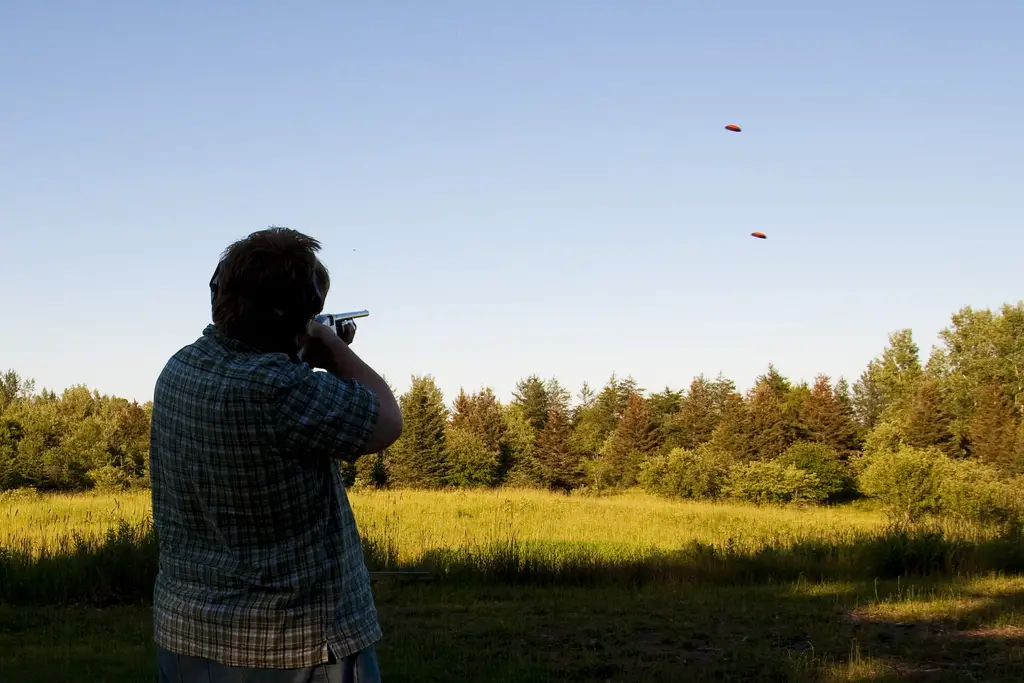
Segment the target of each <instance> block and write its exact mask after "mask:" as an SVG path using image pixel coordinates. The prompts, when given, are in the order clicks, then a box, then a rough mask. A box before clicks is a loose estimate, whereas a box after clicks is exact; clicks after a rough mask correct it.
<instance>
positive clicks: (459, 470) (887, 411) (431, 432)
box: [0, 302, 1024, 519]
mask: <svg viewBox="0 0 1024 683" xmlns="http://www.w3.org/2000/svg"><path fill="white" fill-rule="evenodd" d="M940 342H941V343H940V344H939V345H938V346H936V347H935V348H933V349H932V350H931V353H930V355H929V357H928V359H927V363H926V364H925V365H924V366H923V367H922V362H921V353H920V349H919V347H918V346H917V344H916V342H915V341H914V338H913V335H912V333H911V331H910V330H899V331H897V332H894V333H892V334H891V335H889V339H888V344H887V345H886V347H885V348H884V349H883V350H882V353H881V354H880V355H879V356H878V357H876V358H874V359H872V360H871V361H870V362H869V363H868V364H867V368H866V369H865V371H864V372H863V373H862V374H861V376H860V378H859V379H858V380H857V382H856V383H855V385H854V386H853V388H852V390H851V387H850V386H849V385H848V384H847V383H846V381H845V380H844V379H843V378H839V379H838V380H837V381H835V382H834V383H833V382H832V380H831V379H830V378H829V376H828V375H825V374H819V375H817V376H816V377H815V378H814V380H813V382H811V383H810V384H809V383H808V382H806V381H803V380H790V379H789V378H787V377H785V376H784V375H783V374H782V373H781V372H780V371H779V370H778V369H777V368H776V367H775V366H774V365H771V364H769V366H768V370H767V372H765V373H764V374H763V375H761V376H759V377H757V378H756V381H755V382H754V384H753V386H752V388H751V389H750V390H749V391H747V392H746V393H745V394H741V393H739V392H738V391H737V390H736V384H735V383H734V382H733V381H732V380H730V379H728V378H726V377H724V376H722V375H719V376H718V377H716V378H715V379H709V378H708V377H705V376H703V375H701V376H699V377H696V378H694V379H693V381H692V382H691V383H690V385H689V387H688V390H687V391H685V392H682V391H677V390H675V389H673V388H671V387H665V388H664V389H663V390H661V391H659V392H657V393H653V394H650V395H647V394H646V393H645V391H644V390H643V389H641V388H640V387H639V386H638V385H637V382H636V381H635V380H634V379H633V378H632V377H628V376H627V377H626V378H625V379H620V378H619V377H617V376H616V375H615V374H613V375H612V376H611V377H610V378H609V380H608V381H607V383H606V384H605V385H604V387H602V388H601V390H600V391H598V392H596V393H595V392H594V391H593V390H591V388H590V387H589V386H587V385H586V384H584V385H583V387H582V389H581V390H580V392H579V394H578V396H577V400H576V402H575V404H574V405H570V399H569V392H567V391H566V390H565V389H564V388H563V387H562V386H561V385H560V384H559V382H558V381H557V380H556V379H554V378H551V379H548V380H542V379H540V377H539V376H538V375H536V374H534V375H530V376H528V377H526V378H524V379H522V380H521V381H520V382H519V383H518V385H517V387H516V390H515V391H514V392H513V394H514V398H513V400H512V401H511V402H510V403H509V404H508V405H503V404H502V403H501V402H500V401H499V400H498V398H497V397H496V396H495V395H494V392H493V391H492V390H491V389H490V388H488V387H486V386H485V387H481V388H480V389H479V390H478V391H477V392H476V393H473V394H468V393H467V392H465V391H460V392H459V395H458V396H457V397H456V398H455V400H454V402H453V405H452V411H451V414H450V415H449V412H448V410H447V408H446V406H445V405H444V400H443V397H442V396H441V392H440V391H439V390H438V388H437V386H436V385H435V383H434V382H433V380H432V379H431V378H430V377H429V376H425V377H414V378H413V382H412V386H411V387H410V389H409V391H407V392H406V393H405V394H404V395H403V396H402V398H401V404H402V410H403V414H404V417H405V430H404V433H403V435H402V437H401V438H400V439H399V441H398V442H397V443H396V444H395V445H394V446H393V447H391V448H390V449H388V451H387V452H385V453H382V454H376V455H373V456H364V457H363V458H360V459H359V460H358V461H357V462H354V463H339V465H338V466H339V468H340V469H341V471H342V474H343V476H344V478H345V481H346V482H347V483H349V484H350V485H354V486H358V487H364V486H370V487H386V486H397V487H427V488H433V487H440V486H450V485H455V486H495V485H505V486H517V487H524V486H525V487H541V488H555V489H561V490H566V491H569V490H572V489H574V488H578V487H580V486H582V485H584V484H585V485H586V486H588V487H589V490H592V491H600V492H606V491H611V490H615V489H621V488H628V487H630V486H633V485H635V484H637V483H640V484H641V485H642V486H644V487H645V488H647V489H648V490H651V491H655V490H657V491H659V492H665V493H666V495H673V496H687V497H702V496H708V495H712V494H710V493H708V491H712V490H715V489H716V487H718V488H721V486H720V485H719V484H715V483H713V482H715V481H717V480H716V477H718V476H719V475H720V474H721V467H720V463H721V462H730V463H746V462H751V461H763V462H776V463H777V464H779V465H780V466H782V467H783V469H782V470H778V469H777V468H776V469H771V470H764V471H763V472H761V474H762V475H764V477H767V478H768V479H767V480H771V481H774V480H773V479H772V477H774V478H775V480H780V481H789V480H787V479H785V476H784V475H783V474H780V472H786V471H788V470H786V467H789V466H792V467H795V468H796V469H797V470H800V471H801V472H803V473H805V474H813V475H814V476H815V477H817V480H818V483H819V485H820V487H822V490H824V491H825V492H826V499H829V500H831V501H833V502H834V501H838V500H840V499H842V498H843V497H845V495H846V494H850V493H853V492H854V491H853V486H852V484H851V482H852V481H861V480H863V481H864V482H867V481H871V478H872V477H877V476H879V467H881V465H879V464H878V463H879V462H889V460H887V459H886V458H889V457H890V456H893V455H894V454H899V453H903V452H904V449H905V448H906V447H912V448H917V449H937V450H938V451H941V452H942V453H944V454H946V455H947V456H950V457H952V458H955V459H957V458H967V459H968V460H969V461H972V462H974V461H976V462H980V463H983V464H985V465H987V466H990V467H991V468H994V470H995V471H996V473H997V474H996V476H997V479H998V481H999V482H1002V483H1005V482H1007V481H1008V480H1009V478H1011V477H1016V476H1019V475H1024V302H1019V303H1018V304H1016V305H1006V306H1003V307H1002V308H1001V309H999V310H996V311H992V310H977V311H976V310H973V309H971V308H969V307H968V308H964V309H962V310H960V311H959V312H957V313H956V314H955V315H953V316H952V320H951V325H950V326H949V327H948V328H947V329H945V330H943V331H942V333H941V334H940ZM151 411H152V406H151V404H146V405H139V404H138V403H134V402H130V401H127V400H124V399H121V398H116V397H109V396H101V395H100V394H99V393H98V392H96V391H93V390H90V389H89V388H87V387H85V386H80V385H79V386H72V387H69V388H68V389H66V390H64V391H63V392H61V393H60V394H57V393H56V392H54V391H51V390H49V389H45V388H44V389H42V390H41V391H39V392H36V391H35V386H34V383H33V382H32V381H31V380H27V379H23V378H22V377H21V376H20V375H19V374H18V373H16V372H14V371H13V370H9V371H6V372H0V490H3V489H10V488H17V487H32V488H37V489H40V490H68V491H74V490H83V489H88V488H93V487H97V486H104V487H105V486H110V487H114V488H118V487H125V486H129V487H139V486H147V485H148V483H147V482H148V474H149V473H148V464H149V463H148V448H149V422H150V417H151ZM552 421H553V422H552ZM549 423H550V424H549ZM803 442H810V443H813V444H818V445H819V446H820V447H815V446H808V445H806V444H805V443H803ZM680 449H681V450H680ZM710 453H714V454H716V455H715V457H714V458H712V457H711V456H710V455H708V454H710ZM890 459H891V458H890ZM707 463H715V464H714V466H711V465H708V467H709V468H710V469H707V468H705V469H702V468H704V465H706V464H707ZM872 464H874V468H873V469H871V471H870V472H868V470H869V468H871V466H872ZM986 471H987V470H986ZM750 472H755V470H750ZM748 474H749V473H748ZM723 476H724V475H723ZM751 476H753V475H751ZM787 476H788V475H787ZM972 476H973V475H972ZM978 476H980V475H978ZM986 476H987V475H986ZM701 477H705V478H704V479H701ZM865 477H866V478H865ZM972 481H973V480H972ZM986 481H987V480H986ZM840 482H843V483H842V484H840ZM773 485H774V484H773ZM787 485H788V484H787ZM973 485H974V484H972V486H973ZM950 486H952V485H951V484H950V485H947V486H946V491H947V493H946V494H944V495H945V496H946V498H945V500H953V499H957V500H959V498H958V496H960V494H956V495H954V494H953V493H950V491H952V489H950ZM985 486H988V484H985ZM977 487H981V488H977ZM977 487H976V489H972V490H976V491H977V495H978V496H981V497H982V498H984V496H986V495H988V493H986V491H988V489H987V488H984V486H982V485H981V484H977ZM748 488H749V487H748ZM744 490H746V489H744ZM744 495H746V494H744ZM751 495H754V497H755V498H757V497H758V496H761V497H767V498H772V499H773V497H777V496H776V494H775V493H771V492H769V493H765V494H761V493H758V494H756V495H755V494H751ZM788 495H789V494H785V495H782V498H785V497H786V496H788ZM815 495H816V494H815ZM936 495H937V494H936ZM964 495H966V494H964ZM993 495H995V494H993ZM813 497H814V496H811V498H813ZM961 497H962V496H961ZM797 498H799V496H797ZM985 500H987V499H985ZM936 501H938V498H935V501H933V503H934V504H932V503H929V504H927V505H924V507H920V506H918V507H919V508H920V510H918V509H917V508H915V507H914V506H913V505H911V506H910V508H908V510H909V511H907V512H905V513H904V512H901V513H900V515H906V516H908V518H917V517H919V516H921V515H923V514H926V513H925V512H924V510H926V509H927V510H930V511H933V512H942V511H948V513H949V514H950V515H953V516H958V517H964V518H967V517H969V516H970V515H974V516H975V517H977V518H979V519H980V518H982V517H984V518H993V519H994V518H996V517H999V514H1002V513H999V514H995V513H991V514H990V513H984V514H983V513H982V512H969V513H968V512H956V510H963V509H965V508H964V504H963V503H962V502H958V503H956V505H953V504H952V503H950V504H942V505H940V504H939V502H936ZM978 504H979V505H981V506H982V507H984V508H985V509H990V508H992V505H994V503H992V502H991V501H989V502H984V501H982V502H979V503H978ZM900 505H904V503H900V504H897V505H895V508H899V509H903V508H901V507H900ZM906 505H909V503H907V504H905V505H904V507H906ZM929 506H930V507H929ZM895 508H894V509H895ZM979 509H980V508H979ZM915 510H916V511H915ZM1003 516H1004V517H1005V515H1003Z"/></svg>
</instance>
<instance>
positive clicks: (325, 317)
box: [314, 309, 370, 325]
mask: <svg viewBox="0 0 1024 683" xmlns="http://www.w3.org/2000/svg"><path fill="white" fill-rule="evenodd" d="M368 315H370V312H369V311H367V310H365V309H364V310H362V311H349V312H348V313H321V314H320V315H318V316H317V317H316V318H314V320H316V321H317V322H318V323H320V324H321V325H333V324H334V323H337V322H341V321H342V320H353V319H355V318H365V317H366V316H368Z"/></svg>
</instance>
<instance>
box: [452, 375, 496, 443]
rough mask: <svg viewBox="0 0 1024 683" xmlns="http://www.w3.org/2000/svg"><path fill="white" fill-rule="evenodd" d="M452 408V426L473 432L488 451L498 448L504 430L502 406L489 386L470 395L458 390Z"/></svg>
mask: <svg viewBox="0 0 1024 683" xmlns="http://www.w3.org/2000/svg"><path fill="white" fill-rule="evenodd" d="M452 408H453V410H452V421H451V424H452V427H457V428H459V429H465V430H467V431H469V432H470V433H472V434H475V435H476V436H477V437H479V438H480V439H481V441H482V442H483V444H484V447H485V448H487V450H489V451H494V452H498V451H499V450H500V448H501V436H502V434H503V432H504V424H503V423H502V419H501V412H502V408H501V403H500V402H499V401H498V398H497V397H496V396H495V395H494V391H493V390H492V389H491V388H490V387H484V388H482V389H480V391H478V392H476V393H475V394H472V395H467V394H466V392H465V391H464V390H460V391H459V395H458V397H457V398H456V399H455V401H454V404H453V406H452Z"/></svg>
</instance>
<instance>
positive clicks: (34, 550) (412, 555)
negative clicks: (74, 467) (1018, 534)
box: [0, 490, 1024, 604]
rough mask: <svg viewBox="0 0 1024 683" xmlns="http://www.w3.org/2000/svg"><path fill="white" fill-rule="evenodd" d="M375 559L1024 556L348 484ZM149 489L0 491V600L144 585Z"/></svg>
mask: <svg viewBox="0 0 1024 683" xmlns="http://www.w3.org/2000/svg"><path fill="white" fill-rule="evenodd" d="M350 497H351V500H352V505H353V508H354V510H355V513H356V519H357V522H358V524H359V526H360V532H361V534H362V536H363V538H364V550H365V554H366V557H367V563H368V564H369V565H370V567H371V568H372V569H412V568H419V569H429V570H433V571H435V572H438V573H439V574H441V575H442V576H443V577H445V578H446V579H448V580H452V581H459V582H475V581H501V582H506V583H533V584H577V585H579V584H595V583H600V582H603V581H612V582H616V583H620V584H621V583H635V584H641V583H648V582H659V583H672V582H702V583H743V582H745V583H770V582H776V581H788V580H793V579H797V578H804V579H809V580H824V579H840V580H850V579H872V578H880V577H894V576H907V575H929V574H943V575H954V574H964V573H975V572H989V571H1007V572H1016V571H1024V545H1022V544H1021V543H1020V542H1019V539H1016V538H1002V537H999V536H998V535H997V534H995V533H994V532H992V531H991V530H987V529H982V528H980V527H975V526H968V525H960V526H951V525H948V524H946V525H933V526H931V527H929V528H918V529H915V530H912V531H907V530H902V531H901V530H894V529H891V528H889V527H888V526H887V525H886V522H885V519H884V517H883V516H882V515H881V514H879V513H877V512H874V511H871V510H868V509H864V508H858V507H855V506H844V507H835V508H809V509H802V510H801V509H784V508H756V507H752V506H745V505H726V504H719V503H695V502H675V501H668V500H664V499H661V498H655V497H652V496H647V495H643V494H628V495H620V496H611V497H607V498H585V497H566V496H560V495H553V494H547V493H541V492H535V491H514V490H502V491H485V492H472V491H458V492H445V493H439V492H412V491H383V492H357V491H353V492H351V493H350ZM156 549H157V543H156V536H155V533H154V532H153V528H152V520H151V515H150V507H149V496H148V494H147V493H146V492H139V493H127V494H124V495H117V496H112V495H96V494H78V495H47V496H36V495H17V496H12V495H6V496H3V497H0V601H8V602H23V603H32V604H45V603H67V602H75V601H85V602H90V603H102V602H109V601H126V600H146V599H148V598H149V596H150V591H151V587H152V580H153V577H154V576H155V572H156Z"/></svg>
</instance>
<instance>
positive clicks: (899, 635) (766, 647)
mask: <svg viewBox="0 0 1024 683" xmlns="http://www.w3.org/2000/svg"><path fill="white" fill-rule="evenodd" d="M351 498H352V502H353V507H354V508H355V511H356V516H357V520H358V522H359V525H360V528H361V531H362V533H363V535H364V537H365V538H366V554H367V558H368V561H369V563H370V564H371V565H372V566H373V567H376V568H414V567H415V568H429V569H431V570H434V571H436V572H438V574H439V575H440V578H439V580H438V581H436V582H434V583H430V584H426V585H400V584H392V583H386V582H382V583H378V584H376V589H375V590H376V595H377V600H378V605H379V609H380V613H381V619H382V622H383V625H384V628H385V634H386V636H385V641H384V642H382V643H381V645H380V656H381V661H382V665H383V666H384V667H385V674H386V677H387V680H389V681H442V680H464V681H494V682H498V683H502V682H512V681H545V680H550V681H556V680H557V681H591V680H593V681H632V680H645V681H648V680H649V681H685V680H695V681H704V680H708V681H710V680H773V681H819V680H820V681H895V680H910V681H917V680H921V681H924V680H928V681H932V680H941V681H1011V680H1024V578H1017V577H1016V576H1014V574H1015V573H1016V572H1019V571H1021V569H1022V568H1024V561H1022V559H1021V558H1022V548H1021V545H1022V544H1021V543H1020V540H1019V539H1001V538H998V537H995V536H993V534H992V533H991V532H988V531H985V530H981V529H974V528H952V527H936V528H931V529H928V530H919V531H915V532H898V531H894V530H892V529H890V528H888V526H887V525H886V523H885V519H884V518H883V517H882V516H881V515H880V514H878V513H877V512H874V511H872V510H870V509H867V508H858V507H853V506H846V507H841V508H830V509H808V510H795V509H788V510H784V509H758V508H752V507H746V506H730V505H721V504H699V503H683V502H670V501H665V500H661V499H657V498H652V497H649V496H644V495H639V494H630V495H623V496H614V497H608V498H577V497H565V496H556V495H549V494H543V493H536V492H524V491H503V492H479V493H474V492H459V493H413V492H359V493H357V492H353V493H352V494H351ZM148 515H149V499H148V495H147V494H146V493H131V494H125V495H119V496H116V497H115V496H102V495H76V496H41V497H36V496H24V495H23V496H10V495H7V496H4V497H0V603H6V604H2V605H0V680H3V681H6V680H12V681H13V680H18V681H25V682H28V683H30V682H32V681H63V680H67V681H72V680H75V681H78V680H90V681H97V682H102V681H110V682H121V681H152V680H153V675H152V669H153V654H152V647H151V645H150V642H149V637H150V632H149V609H148V607H147V606H146V604H145V602H146V599H147V597H148V591H149V588H150V586H151V585H152V576H153V572H154V571H155V563H154V559H155V537H154V535H153V534H152V530H151V528H150V527H149V520H148ZM69 604H70V605H71V606H68V605H69Z"/></svg>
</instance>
